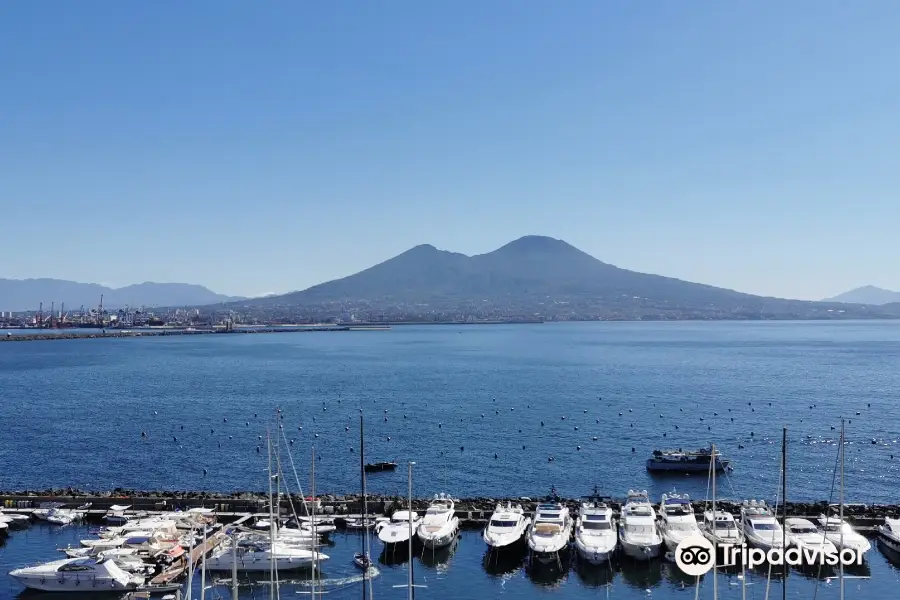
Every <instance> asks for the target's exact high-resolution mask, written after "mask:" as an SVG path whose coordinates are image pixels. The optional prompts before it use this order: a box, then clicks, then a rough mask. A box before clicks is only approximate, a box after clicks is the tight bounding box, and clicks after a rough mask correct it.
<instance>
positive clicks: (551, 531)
mask: <svg viewBox="0 0 900 600" xmlns="http://www.w3.org/2000/svg"><path fill="white" fill-rule="evenodd" d="M572 525H573V523H572V516H571V515H570V514H569V509H568V508H566V507H565V506H563V505H562V504H559V503H547V504H538V507H537V512H536V513H535V515H534V521H533V522H532V523H531V529H530V530H529V532H528V549H529V550H530V551H531V556H532V558H536V559H537V560H538V561H540V562H543V563H551V562H553V563H559V554H560V553H561V552H565V551H566V550H568V548H569V539H570V538H571V537H572Z"/></svg>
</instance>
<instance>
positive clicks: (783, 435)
mask: <svg viewBox="0 0 900 600" xmlns="http://www.w3.org/2000/svg"><path fill="white" fill-rule="evenodd" d="M781 524H782V527H781V556H782V560H781V569H782V571H783V572H784V580H783V581H782V582H781V599H782V600H787V575H788V571H787V565H785V562H784V553H785V552H787V427H785V428H783V429H782V430H781Z"/></svg>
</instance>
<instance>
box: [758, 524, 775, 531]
mask: <svg viewBox="0 0 900 600" xmlns="http://www.w3.org/2000/svg"><path fill="white" fill-rule="evenodd" d="M753 529H756V530H757V531H775V530H776V529H778V528H777V527H776V526H775V523H758V522H757V523H754V524H753Z"/></svg>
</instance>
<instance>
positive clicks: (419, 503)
mask: <svg viewBox="0 0 900 600" xmlns="http://www.w3.org/2000/svg"><path fill="white" fill-rule="evenodd" d="M291 499H292V500H293V502H294V505H295V506H296V507H297V508H298V510H300V509H301V507H302V506H303V499H302V498H301V497H299V496H297V495H294V496H292V498H291ZM548 500H549V498H547V497H518V498H489V497H474V498H460V499H457V500H456V511H457V514H458V515H460V517H461V518H462V519H463V521H464V523H465V524H466V525H468V526H481V525H483V523H484V522H485V521H486V520H487V519H488V518H489V517H490V515H491V513H492V512H493V510H494V508H495V507H496V505H497V504H498V503H506V502H512V503H514V504H521V505H522V507H523V508H525V509H526V510H529V511H534V510H535V508H536V506H537V504H539V503H540V502H546V501H548ZM367 501H368V507H369V512H371V513H378V514H385V515H390V514H392V513H393V512H394V511H395V510H398V509H401V508H405V507H406V498H405V497H399V496H375V495H372V496H369V497H368V499H367ZM557 501H558V502H562V503H564V504H566V505H567V506H568V507H569V508H570V509H571V510H573V511H574V510H577V509H578V508H579V506H580V503H581V501H582V500H581V499H579V498H558V499H557ZM42 502H61V503H64V504H66V505H68V506H70V507H73V506H77V505H84V504H87V503H90V504H91V509H93V510H101V511H104V510H106V509H108V508H109V507H110V506H112V505H114V504H126V505H129V506H131V507H132V508H133V509H134V510H148V511H149V510H172V509H176V508H181V509H186V508H192V507H200V506H203V507H209V508H215V509H216V510H217V511H219V512H222V513H234V514H258V513H262V512H267V511H268V495H267V493H264V492H254V491H244V492H232V493H217V492H200V491H141V490H126V489H121V488H117V489H114V490H110V491H101V492H98V491H85V490H78V489H74V488H64V489H48V490H21V491H7V492H0V505H2V506H3V507H5V508H19V509H29V508H36V507H37V506H39V505H40V504H41V503H42ZM429 502H430V499H429V498H414V499H413V509H414V510H417V511H424V510H425V509H426V508H427V507H428V503H429ZM608 504H609V506H610V507H611V508H612V509H613V512H614V513H616V514H618V513H619V511H620V510H621V508H622V505H623V504H624V498H621V499H618V498H614V499H611V500H609V501H608ZM693 505H694V510H695V511H696V512H697V513H698V514H700V513H701V512H702V511H704V510H708V509H710V508H711V503H709V502H707V501H704V500H695V501H694V502H693ZM281 508H282V511H283V512H285V513H286V512H287V511H289V510H290V502H289V500H288V498H287V496H286V495H282V502H281ZM716 508H717V509H718V510H725V511H728V512H731V513H732V514H734V515H738V514H739V513H740V503H738V502H734V501H729V500H720V501H718V502H717V503H716ZM362 510H363V502H362V497H361V496H359V495H343V496H340V495H332V494H326V495H321V496H318V497H317V508H316V511H317V513H319V514H328V515H333V516H335V517H339V516H341V515H348V514H360V513H361V512H362ZM827 510H828V502H827V501H824V500H823V501H820V502H788V503H787V514H788V516H794V517H806V518H816V517H818V516H819V515H821V514H822V513H825V512H827ZM778 513H779V517H780V516H781V507H779V510H778ZM844 515H845V516H846V518H847V520H848V521H849V522H851V523H853V524H854V525H855V526H858V527H863V528H870V527H874V526H875V525H878V524H881V523H883V522H884V518H885V517H892V518H900V505H897V504H856V503H854V504H845V505H844Z"/></svg>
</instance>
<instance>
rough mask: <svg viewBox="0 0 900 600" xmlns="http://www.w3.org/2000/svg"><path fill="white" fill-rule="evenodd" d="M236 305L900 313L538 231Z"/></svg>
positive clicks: (577, 315) (373, 310)
mask: <svg viewBox="0 0 900 600" xmlns="http://www.w3.org/2000/svg"><path fill="white" fill-rule="evenodd" d="M231 304H232V305H235V306H236V305H244V306H260V307H269V308H271V307H278V306H280V307H285V308H286V307H291V306H294V307H298V306H301V307H302V306H306V307H316V308H315V310H311V311H310V314H315V315H318V316H320V317H321V316H322V315H327V314H330V313H329V311H331V312H332V313H333V312H334V311H335V310H339V311H342V312H344V313H348V312H349V313H350V314H353V315H356V314H357V313H359V314H363V315H366V314H368V315H369V316H370V318H371V315H372V314H380V315H381V318H387V316H386V315H387V314H394V313H397V314H399V313H403V314H412V313H415V312H416V311H418V313H421V314H422V315H426V316H428V315H434V316H435V318H437V315H443V316H445V317H446V316H448V315H456V316H462V315H469V316H471V317H472V318H476V319H478V318H509V317H510V316H511V315H513V314H515V315H517V316H518V317H519V318H529V317H530V318H540V319H573V320H574V319H604V318H610V319H642V318H652V319H668V318H676V319H685V318H689V319H692V318H700V319H703V318H716V319H721V318H738V319H747V318H814V315H819V316H822V317H823V318H835V317H836V316H839V315H840V316H842V317H843V316H844V315H845V314H846V315H847V316H846V317H844V318H849V316H851V315H852V316H856V317H860V318H871V317H872V316H875V315H878V316H884V315H882V313H884V314H889V315H890V316H888V317H886V318H893V316H894V315H893V309H891V310H888V311H887V312H885V311H872V310H871V309H870V308H869V307H850V308H848V306H849V305H844V304H837V303H831V304H828V303H820V302H813V301H808V300H791V299H781V298H772V297H764V296H756V295H753V294H747V293H744V292H738V291H735V290H729V289H726V288H720V287H715V286H711V285H707V284H702V283H693V282H689V281H684V280H681V279H676V278H672V277H665V276H663V275H653V274H648V273H640V272H636V271H630V270H628V269H622V268H619V267H616V266H614V265H611V264H608V263H605V262H603V261H601V260H599V259H597V258H595V257H593V256H591V255H590V254H587V253H586V252H584V251H582V250H580V249H578V248H576V247H574V246H572V245H571V244H569V243H567V242H565V241H563V240H559V239H554V238H549V237H545V236H537V235H529V236H524V237H521V238H519V239H516V240H513V241H511V242H509V243H507V244H504V245H503V246H501V247H499V248H497V249H495V250H492V251H490V252H486V253H484V254H474V255H471V256H467V255H465V254H461V253H457V252H451V251H448V250H439V249H437V248H436V247H434V246H432V245H431V244H419V245H417V246H414V247H412V248H410V249H409V250H407V251H405V252H402V253H400V254H398V255H396V256H394V257H392V258H389V259H387V260H385V261H382V262H380V263H377V264H375V265H372V266H371V267H368V268H366V269H363V270H362V271H359V272H358V273H354V274H352V275H348V276H346V277H342V278H340V279H336V280H333V281H328V282H323V283H320V284H317V285H314V286H312V287H309V288H307V289H305V290H300V291H296V292H290V293H287V294H281V295H278V296H273V297H269V298H262V299H252V300H247V301H243V302H239V303H231ZM379 310H380V311H381V312H380V313H378V311H379ZM848 311H849V312H848ZM295 314H296V313H295ZM898 316H900V315H898ZM454 318H455V317H454Z"/></svg>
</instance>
